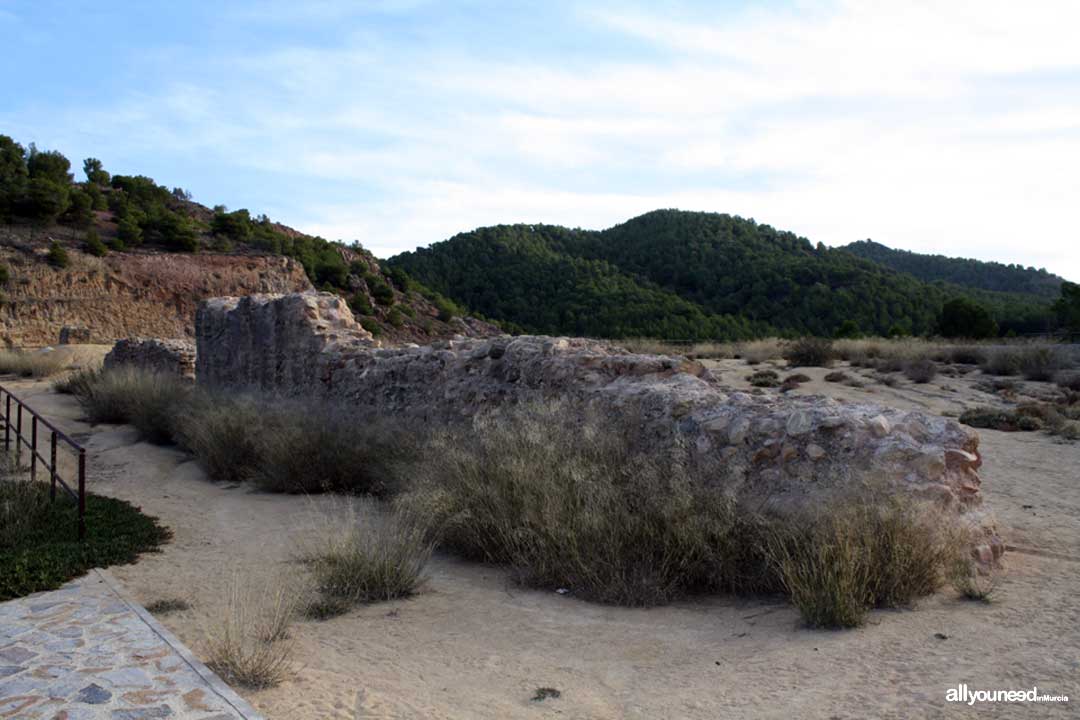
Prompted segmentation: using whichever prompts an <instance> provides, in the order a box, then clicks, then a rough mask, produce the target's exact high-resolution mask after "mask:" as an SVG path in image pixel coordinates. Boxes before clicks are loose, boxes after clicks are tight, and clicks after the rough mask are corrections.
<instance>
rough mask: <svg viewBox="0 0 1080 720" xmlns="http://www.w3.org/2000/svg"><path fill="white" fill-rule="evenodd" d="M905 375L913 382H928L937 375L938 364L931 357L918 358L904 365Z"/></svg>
mask: <svg viewBox="0 0 1080 720" xmlns="http://www.w3.org/2000/svg"><path fill="white" fill-rule="evenodd" d="M904 376H905V377H907V379H908V380H910V381H911V382H913V383H920V384H921V383H928V382H930V381H931V380H933V379H934V378H935V377H937V364H936V363H935V362H934V361H933V360H931V359H930V358H925V357H924V358H918V359H915V360H911V361H909V362H908V363H907V364H906V365H905V366H904Z"/></svg>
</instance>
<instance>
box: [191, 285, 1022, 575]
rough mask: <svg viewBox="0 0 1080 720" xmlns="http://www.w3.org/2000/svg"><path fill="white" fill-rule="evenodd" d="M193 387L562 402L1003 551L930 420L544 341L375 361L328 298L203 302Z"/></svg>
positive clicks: (970, 470)
mask: <svg viewBox="0 0 1080 720" xmlns="http://www.w3.org/2000/svg"><path fill="white" fill-rule="evenodd" d="M195 334H196V343H197V346H198V354H197V378H198V382H199V384H200V385H207V386H232V387H240V386H242V387H254V388H261V389H264V390H271V391H274V392H280V393H284V394H289V395H297V396H304V397H315V398H327V399H334V400H337V401H340V402H344V403H347V404H349V405H351V406H354V407H356V408H357V411H358V413H360V412H364V413H367V412H371V411H375V412H380V413H393V414H396V415H406V416H410V417H415V418H417V419H418V420H426V421H439V420H445V419H448V418H455V417H462V416H469V415H471V414H474V413H476V412H478V411H480V410H483V409H487V408H491V407H493V406H498V405H501V404H506V403H519V402H524V401H530V400H538V399H543V398H569V399H573V400H581V401H585V402H588V403H590V404H591V405H592V406H594V407H596V408H599V409H600V410H601V411H604V412H610V413H620V412H627V411H630V410H631V409H632V410H633V412H635V413H638V414H639V415H640V417H641V419H642V423H643V426H644V430H645V433H644V435H643V437H646V438H649V440H647V441H650V442H657V443H661V442H667V441H670V440H671V439H672V438H674V437H676V436H678V437H680V438H683V439H684V440H686V441H688V442H689V444H690V446H691V448H692V449H693V451H694V452H697V453H701V454H705V455H708V456H712V457H715V458H717V459H719V460H721V461H722V462H721V463H720V465H721V466H722V467H723V468H725V469H726V470H725V474H724V476H723V478H720V479H718V481H722V482H727V483H735V484H737V485H740V486H743V487H748V488H750V489H753V490H756V491H760V492H761V493H762V494H763V496H765V497H768V498H770V502H771V503H773V504H774V506H775V507H777V508H778V509H780V510H783V509H784V508H795V507H805V506H806V504H807V503H808V502H827V498H829V497H835V493H837V492H839V491H843V490H844V489H845V488H851V487H853V486H855V485H858V484H862V483H865V482H868V481H871V482H875V483H888V484H889V485H891V486H893V487H895V488H897V489H901V490H903V491H904V492H910V493H912V494H915V495H917V496H921V497H926V498H932V499H934V500H936V501H937V502H938V503H940V505H941V507H942V508H944V509H945V510H946V511H947V512H948V513H952V514H953V515H954V517H955V518H956V519H957V520H959V521H961V522H963V523H965V524H968V525H970V526H972V527H976V528H979V529H981V531H982V532H983V533H984V536H985V542H980V543H979V545H978V547H977V552H978V553H979V555H980V557H981V558H982V559H983V560H984V561H991V560H993V559H994V558H996V557H997V556H998V555H1000V554H1001V552H1002V550H1003V545H1002V543H1001V541H1000V539H999V538H998V537H997V535H996V533H995V529H994V521H993V516H992V514H991V513H990V511H989V510H988V509H987V508H986V507H985V506H984V504H983V501H982V496H981V494H980V491H979V488H980V479H979V474H978V468H979V466H980V464H981V457H980V455H979V449H978V445H979V438H978V435H977V434H976V433H975V432H974V431H972V430H970V429H969V428H966V427H964V426H961V425H959V424H958V423H956V422H954V421H952V420H949V419H946V418H942V417H936V416H932V415H926V414H923V413H916V412H904V411H900V410H896V409H892V408H885V407H882V406H878V405H873V404H864V403H858V404H855V403H838V402H836V401H834V400H831V399H828V398H823V397H794V398H792V397H779V396H755V395H749V394H747V393H742V392H735V391H732V390H731V389H730V388H725V387H724V385H723V384H722V382H720V380H719V379H718V378H716V377H714V376H713V374H712V373H711V372H710V371H709V370H708V369H707V368H705V367H703V366H702V365H701V364H700V363H697V362H693V361H689V360H686V359H685V358H679V357H666V356H657V355H640V354H632V353H627V352H625V351H622V350H619V349H615V348H612V347H610V346H609V345H607V344H605V343H601V342H596V341H591V340H584V339H571V338H552V337H532V336H524V337H509V336H504V337H499V338H489V339H470V340H465V339H462V340H452V341H443V342H439V343H436V344H434V345H431V346H424V347H418V346H406V347H397V348H377V347H374V346H373V343H372V341H371V337H370V335H369V334H367V333H366V331H364V330H363V328H361V327H360V326H359V325H358V324H357V323H356V322H355V320H354V319H353V316H352V314H351V313H350V311H349V309H348V307H347V306H346V305H345V304H344V302H342V301H341V299H340V298H337V297H336V296H333V295H329V294H325V293H303V294H291V295H255V296H248V297H244V298H213V299H210V300H207V301H205V302H203V303H202V304H201V305H200V306H199V309H198V312H197V314H196V320H195Z"/></svg>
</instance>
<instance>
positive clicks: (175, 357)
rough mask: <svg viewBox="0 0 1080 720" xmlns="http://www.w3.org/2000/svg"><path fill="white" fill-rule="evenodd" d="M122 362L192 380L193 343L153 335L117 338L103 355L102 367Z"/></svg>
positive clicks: (193, 373) (122, 364)
mask: <svg viewBox="0 0 1080 720" xmlns="http://www.w3.org/2000/svg"><path fill="white" fill-rule="evenodd" d="M123 366H127V367H135V368H138V369H140V370H148V371H150V372H157V373H164V374H167V375H179V376H180V377H182V378H184V379H186V380H194V379H195V343H193V342H191V341H190V340H159V339H156V338H126V339H124V340H118V341H117V342H116V344H115V345H113V349H112V350H110V351H109V354H108V355H106V356H105V363H104V367H105V369H106V370H108V369H111V368H117V367H123Z"/></svg>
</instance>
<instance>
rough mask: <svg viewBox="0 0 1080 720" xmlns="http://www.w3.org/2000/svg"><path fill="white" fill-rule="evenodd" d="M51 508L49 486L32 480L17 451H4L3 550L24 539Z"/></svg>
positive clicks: (0, 474)
mask: <svg viewBox="0 0 1080 720" xmlns="http://www.w3.org/2000/svg"><path fill="white" fill-rule="evenodd" d="M48 511H49V491H48V487H47V486H45V485H44V484H42V483H35V482H31V481H30V478H29V477H28V476H27V474H26V473H25V470H24V468H22V467H21V466H20V465H19V456H18V454H17V453H16V452H14V451H12V452H11V453H0V551H3V550H4V549H6V548H13V547H15V546H16V545H19V544H20V543H21V542H23V541H24V540H25V539H26V538H27V537H29V536H30V534H31V533H33V532H34V530H35V529H36V528H38V527H39V526H40V524H41V523H42V522H43V519H44V518H45V517H46V515H47V514H48Z"/></svg>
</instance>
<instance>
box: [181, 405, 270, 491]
mask: <svg viewBox="0 0 1080 720" xmlns="http://www.w3.org/2000/svg"><path fill="white" fill-rule="evenodd" d="M275 419H276V416H275V415H274V414H273V413H272V412H271V411H270V410H269V408H268V407H267V406H266V404H265V403H260V402H259V401H258V400H257V399H256V398H255V397H253V396H250V395H242V394H234V395H228V394H225V393H217V394H215V395H211V394H209V393H207V392H204V391H201V390H196V391H195V392H193V393H192V395H191V397H190V398H188V402H187V403H186V404H185V405H184V407H183V408H181V409H180V410H179V412H178V414H177V416H176V419H175V423H174V431H175V439H176V443H177V444H178V445H179V446H180V447H182V448H184V449H185V450H187V451H188V452H190V453H191V454H193V455H194V456H195V458H196V459H197V460H198V462H199V464H200V465H202V467H203V469H205V470H206V472H207V474H208V475H209V476H210V477H211V478H213V479H214V480H218V481H220V482H227V483H238V482H245V481H248V480H251V479H252V478H253V477H254V475H255V472H256V468H257V467H258V465H259V462H260V459H261V457H262V455H261V452H262V446H263V443H264V442H265V441H266V439H267V435H269V436H270V437H274V435H275V432H276V423H275Z"/></svg>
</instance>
